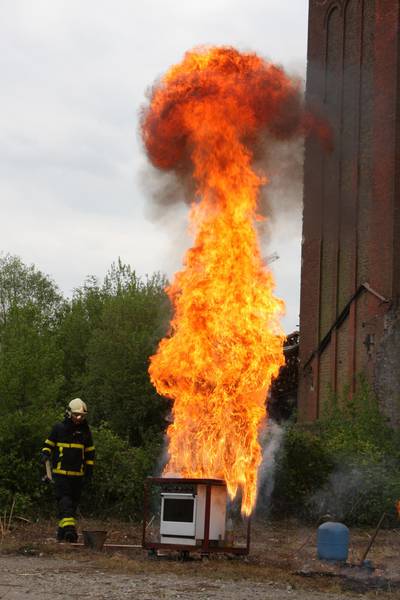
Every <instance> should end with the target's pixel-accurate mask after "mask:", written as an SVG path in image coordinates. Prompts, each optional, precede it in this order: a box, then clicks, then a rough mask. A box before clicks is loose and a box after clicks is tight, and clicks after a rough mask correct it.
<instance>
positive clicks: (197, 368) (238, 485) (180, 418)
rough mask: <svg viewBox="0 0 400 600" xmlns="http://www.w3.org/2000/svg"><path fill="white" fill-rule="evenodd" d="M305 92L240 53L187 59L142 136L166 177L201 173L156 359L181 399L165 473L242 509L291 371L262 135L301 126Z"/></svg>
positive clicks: (202, 53) (161, 384)
mask: <svg viewBox="0 0 400 600" xmlns="http://www.w3.org/2000/svg"><path fill="white" fill-rule="evenodd" d="M302 118H303V115H302V113H301V107H300V93H299V89H298V85H297V84H296V83H294V82H293V81H292V80H291V79H290V78H289V77H288V76H287V75H286V74H285V73H284V71H283V70H282V69H280V68H278V67H276V66H274V65H273V64H270V63H267V62H265V61H264V60H262V59H261V58H259V57H258V56H257V55H255V54H241V53H239V52H238V51H236V50H234V49H233V48H202V49H198V50H195V51H192V52H189V53H187V54H186V55H185V58H184V60H183V62H182V63H181V64H179V65H176V66H173V67H172V68H171V69H170V70H169V71H168V73H167V74H166V75H165V76H164V77H163V79H162V80H161V81H160V83H159V84H158V86H156V87H155V88H154V90H153V93H152V98H151V103H150V106H149V108H148V109H147V110H146V112H145V113H144V115H143V121H142V130H143V137H144V141H145V144H146V147H147V151H148V154H149V156H150V159H151V160H152V162H153V164H154V165H155V166H157V167H159V168H161V169H176V170H177V171H178V172H179V171H180V172H182V170H185V169H186V170H187V169H192V175H193V178H194V181H195V185H196V196H195V198H194V199H193V204H192V207H191V211H190V223H191V227H192V231H193V233H194V235H195V241H194V245H193V247H192V248H190V250H189V251H188V252H187V253H186V255H185V258H184V268H183V270H182V271H180V272H179V273H178V274H176V276H175V278H174V280H173V282H172V284H171V285H170V286H169V288H168V290H167V291H168V294H169V296H170V298H171V300H172V303H173V306H174V317H173V320H172V323H171V331H170V335H169V337H167V338H165V339H163V340H162V341H161V343H160V345H159V348H158V351H157V353H156V354H155V355H154V356H153V357H152V358H151V364H150V369H149V372H150V376H151V380H152V382H153V384H154V386H155V387H156V389H157V391H158V393H159V394H161V395H163V396H166V397H168V398H171V399H172V400H173V401H174V402H173V423H172V424H171V425H170V427H169V428H168V438H169V456H170V458H169V462H168V464H167V466H166V468H165V473H166V474H168V473H175V474H179V475H181V476H183V477H213V478H214V477H215V478H222V479H224V480H226V483H227V486H228V491H229V494H230V496H231V497H234V496H235V495H236V494H237V492H238V491H239V490H240V491H241V493H242V512H243V513H245V514H250V513H251V511H252V509H253V507H254V504H255V500H256V489H257V469H258V467H259V465H260V462H261V457H262V455H261V448H260V444H259V442H258V434H259V430H260V425H261V423H262V422H263V420H264V419H265V416H266V409H265V399H266V393H267V390H268V388H269V386H270V383H271V378H272V377H274V376H276V375H277V373H278V371H279V368H280V366H281V365H282V364H283V362H284V359H283V352H282V346H283V339H284V335H283V331H282V329H281V326H280V323H279V320H280V317H281V315H282V314H283V311H284V305H283V302H282V301H281V300H279V299H277V298H275V297H274V293H273V290H274V281H273V277H272V274H271V272H270V271H269V270H268V268H267V266H266V265H265V264H263V260H262V258H261V253H260V246H259V241H258V237H257V232H256V228H255V221H257V218H258V216H257V213H256V208H257V197H258V192H259V188H260V186H261V185H262V184H263V183H265V181H266V180H265V178H263V177H262V176H261V175H260V174H258V173H256V172H255V171H254V170H253V168H252V164H251V163H252V158H253V153H252V148H253V147H254V144H255V143H256V142H257V137H258V135H259V133H260V132H265V130H269V132H270V134H272V135H275V136H276V137H279V138H282V139H284V138H288V137H290V136H292V135H296V134H298V133H299V132H300V130H301V128H302Z"/></svg>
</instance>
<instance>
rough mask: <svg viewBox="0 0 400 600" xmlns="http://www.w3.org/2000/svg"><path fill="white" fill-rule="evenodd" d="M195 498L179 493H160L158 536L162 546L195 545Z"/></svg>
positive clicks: (191, 495) (192, 495)
mask: <svg viewBox="0 0 400 600" xmlns="http://www.w3.org/2000/svg"><path fill="white" fill-rule="evenodd" d="M196 509H197V497H196V496H195V495H194V494H190V493H189V494H186V493H181V492H176V493H175V492H162V493H161V523H160V534H161V543H163V544H186V545H188V546H194V545H195V544H196Z"/></svg>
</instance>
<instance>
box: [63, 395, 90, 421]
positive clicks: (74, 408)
mask: <svg viewBox="0 0 400 600" xmlns="http://www.w3.org/2000/svg"><path fill="white" fill-rule="evenodd" d="M72 413H75V414H79V415H82V416H83V417H85V416H86V415H87V406H86V404H85V403H84V401H83V400H81V399H80V398H74V399H73V400H71V402H70V403H69V404H68V414H69V416H71V414H72Z"/></svg>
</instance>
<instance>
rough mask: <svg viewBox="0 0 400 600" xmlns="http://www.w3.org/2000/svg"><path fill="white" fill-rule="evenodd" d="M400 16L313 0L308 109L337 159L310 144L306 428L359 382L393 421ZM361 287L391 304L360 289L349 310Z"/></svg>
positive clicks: (385, 0) (399, 278) (370, 1)
mask: <svg viewBox="0 0 400 600" xmlns="http://www.w3.org/2000/svg"><path fill="white" fill-rule="evenodd" d="M399 16H400V0H347V1H345V0H343V1H339V0H337V1H336V2H326V1H325V2H324V1H323V0H312V1H310V8H309V39H308V67H307V90H306V101H307V103H308V105H309V106H310V107H311V108H312V109H313V110H316V111H317V112H318V113H320V114H321V115H323V116H325V117H326V118H327V119H328V120H329V122H330V124H331V127H332V132H333V139H334V150H333V152H332V153H331V154H329V155H328V154H324V153H323V152H322V151H321V148H320V146H319V144H318V143H317V141H316V140H315V139H309V140H307V143H306V153H305V167H304V214H303V247H302V284H301V307H300V379H299V415H300V418H301V419H302V420H313V419H315V418H318V416H319V414H320V413H321V410H322V407H323V406H324V403H325V402H326V401H327V400H328V397H329V391H330V390H332V391H337V392H339V393H340V392H341V390H342V389H343V387H344V386H349V387H350V389H354V385H355V381H356V377H355V376H356V375H357V374H358V373H365V374H366V375H367V376H368V377H369V379H370V381H371V383H372V384H373V385H374V386H375V389H376V391H377V392H378V394H379V396H380V399H381V401H382V404H383V406H386V405H387V406H389V405H390V409H389V408H388V409H387V412H388V413H389V412H390V415H391V418H392V420H393V421H396V418H397V417H396V416H394V413H395V412H396V411H395V409H394V408H393V406H395V405H396V402H395V401H394V400H393V398H394V395H395V393H397V392H395V391H394V390H396V389H397V386H398V385H399V386H400V379H399V383H398V384H397V380H394V379H393V377H392V378H390V376H389V375H388V370H387V369H386V370H385V369H384V368H381V365H382V361H383V362H385V360H386V361H388V362H390V361H389V359H388V356H389V355H391V353H393V352H394V351H395V349H397V348H398V346H397V345H398V343H399V344H400V333H399V334H397V333H396V332H397V328H398V327H399V320H398V319H393V318H392V319H391V320H390V322H391V323H392V328H391V330H390V331H391V333H390V335H389V334H388V329H387V325H385V323H387V314H388V310H389V309H390V307H391V306H392V305H393V302H394V303H396V301H397V298H398V296H399V292H400V271H399V268H400V239H399V235H400V218H399V213H400V197H399V193H398V190H399V183H400V179H399V177H400V163H399V161H397V165H399V166H398V167H397V169H396V156H397V152H398V148H399V144H398V141H399V132H400V129H399V127H398V126H397V122H398V115H397V112H398V104H399V93H398V91H399V90H398V83H399V77H398V70H399V47H398V34H399ZM365 282H368V283H369V284H370V285H371V287H372V288H374V290H376V291H377V292H378V296H379V295H380V296H381V297H385V298H387V299H389V300H390V301H391V302H392V304H391V303H390V302H383V301H382V298H379V297H378V296H377V295H374V294H373V293H371V292H369V291H365V290H364V288H363V290H364V291H362V293H360V294H359V295H357V297H356V298H355V299H354V301H353V302H350V304H349V301H350V300H351V298H352V297H353V296H354V294H355V293H356V291H357V290H358V289H360V285H361V284H363V283H365ZM344 309H346V310H345V312H344V313H343V311H344ZM390 310H393V309H390ZM396 314H397V313H396ZM338 317H341V319H340V321H339V322H337V323H336V327H333V328H332V326H333V325H334V324H335V322H336V321H337V319H338ZM393 323H396V325H393ZM371 342H372V343H371ZM398 350H399V351H400V347H399V348H398ZM397 356H399V354H398V353H397ZM389 380H390V381H389ZM385 382H386V383H385ZM389 397H390V398H391V399H390V400H389ZM385 403H386V404H385ZM399 410H400V409H399ZM399 421H400V420H399Z"/></svg>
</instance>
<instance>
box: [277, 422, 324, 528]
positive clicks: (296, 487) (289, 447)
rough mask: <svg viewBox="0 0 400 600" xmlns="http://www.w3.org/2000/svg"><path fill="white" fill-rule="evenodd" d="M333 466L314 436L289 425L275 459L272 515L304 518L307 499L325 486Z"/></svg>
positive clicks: (322, 446) (320, 442) (320, 443)
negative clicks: (275, 469)
mask: <svg viewBox="0 0 400 600" xmlns="http://www.w3.org/2000/svg"><path fill="white" fill-rule="evenodd" d="M333 466H334V465H333V461H332V459H331V457H330V456H329V454H328V453H327V451H326V449H325V448H324V445H323V443H322V440H321V439H320V438H319V437H318V436H317V435H315V434H313V433H312V432H310V431H306V430H303V429H301V428H299V427H297V426H296V425H292V426H290V427H289V428H288V429H287V431H286V435H285V439H284V444H283V446H282V448H281V450H280V451H279V453H278V456H277V471H276V478H275V488H274V492H273V495H272V513H273V514H275V515H277V516H283V515H297V516H299V517H303V516H305V514H306V511H307V502H308V499H309V498H310V497H311V496H312V495H313V494H314V493H315V492H316V491H317V490H318V489H319V488H321V487H322V486H323V485H324V484H325V483H326V481H327V480H328V477H329V475H330V473H331V472H332V469H333Z"/></svg>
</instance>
